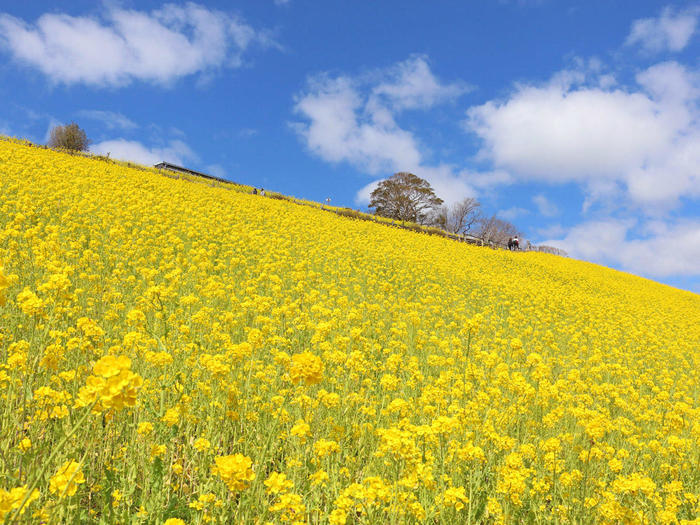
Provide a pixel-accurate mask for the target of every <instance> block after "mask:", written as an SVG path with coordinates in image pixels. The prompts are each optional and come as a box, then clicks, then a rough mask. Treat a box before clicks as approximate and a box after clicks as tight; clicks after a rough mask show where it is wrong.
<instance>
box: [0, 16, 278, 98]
mask: <svg viewBox="0 0 700 525" xmlns="http://www.w3.org/2000/svg"><path fill="white" fill-rule="evenodd" d="M117 5H118V4H115V3H109V4H107V7H106V9H105V11H104V15H103V17H102V18H96V17H89V16H79V17H74V16H69V15H65V14H54V13H48V14H44V15H42V16H41V17H39V19H38V20H37V21H36V23H35V24H29V23H26V22H24V21H23V20H20V19H18V18H15V17H13V16H10V15H7V14H0V47H1V48H4V49H5V50H6V51H7V52H8V53H10V54H11V55H12V56H13V57H14V58H15V59H16V60H17V61H19V62H21V63H24V64H27V65H29V66H31V67H34V68H37V69H38V70H39V71H41V72H42V73H44V74H45V75H47V76H48V77H49V78H50V79H51V80H52V81H53V82H56V83H64V84H75V83H84V84H90V85H97V86H115V85H124V84H128V83H130V82H131V81H133V80H141V81H146V82H152V83H156V84H168V83H170V82H172V81H174V80H176V79H178V78H180V77H183V76H187V75H191V74H195V73H202V72H209V71H211V70H215V69H217V68H221V67H238V66H240V65H241V61H242V54H243V52H244V51H245V50H246V49H247V48H248V47H249V46H250V45H251V43H252V42H254V41H256V40H257V41H261V42H266V41H267V40H266V38H265V37H264V35H262V34H261V33H259V32H256V31H255V30H254V29H253V28H252V27H251V26H249V25H248V24H246V23H245V22H244V21H242V20H241V19H240V18H238V17H236V16H234V15H230V14H227V13H223V12H221V11H216V10H210V9H207V8H205V7H202V6H199V5H197V4H193V3H188V4H185V5H184V6H176V5H174V4H166V5H165V6H163V7H162V8H161V9H158V10H154V11H151V12H150V13H148V12H144V11H136V10H128V9H122V8H120V7H117Z"/></svg>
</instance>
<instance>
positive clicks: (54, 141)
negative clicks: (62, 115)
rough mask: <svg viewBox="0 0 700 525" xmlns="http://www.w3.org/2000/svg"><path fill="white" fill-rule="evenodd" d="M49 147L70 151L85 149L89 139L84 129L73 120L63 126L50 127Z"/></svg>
mask: <svg viewBox="0 0 700 525" xmlns="http://www.w3.org/2000/svg"><path fill="white" fill-rule="evenodd" d="M48 145H49V147H50V148H56V149H68V150H72V151H87V149H88V146H89V145H90V141H89V140H88V138H87V135H86V134H85V131H84V130H83V129H82V128H81V127H80V126H78V125H77V124H76V123H75V122H71V123H70V124H67V125H65V126H55V127H54V128H52V129H51V135H50V137H49V144H48Z"/></svg>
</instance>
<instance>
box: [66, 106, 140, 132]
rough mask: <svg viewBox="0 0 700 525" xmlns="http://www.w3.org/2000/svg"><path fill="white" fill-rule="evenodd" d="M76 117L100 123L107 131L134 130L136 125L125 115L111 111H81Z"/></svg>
mask: <svg viewBox="0 0 700 525" xmlns="http://www.w3.org/2000/svg"><path fill="white" fill-rule="evenodd" d="M78 116H80V117H84V118H87V119H92V120H97V121H99V122H102V123H103V124H104V125H105V127H107V129H110V130H112V129H136V128H137V127H138V125H137V124H136V123H135V122H134V121H133V120H131V119H129V118H128V117H126V116H125V115H122V114H121V113H115V112H113V111H101V110H98V109H90V110H87V109H85V110H82V111H79V112H78Z"/></svg>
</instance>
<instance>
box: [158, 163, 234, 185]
mask: <svg viewBox="0 0 700 525" xmlns="http://www.w3.org/2000/svg"><path fill="white" fill-rule="evenodd" d="M153 167H154V168H158V169H160V170H168V171H174V172H177V173H187V174H188V175H194V176H195V177H204V178H205V179H211V180H218V181H220V182H231V181H229V180H226V179H222V178H220V177H214V176H213V175H207V174H206V173H202V172H200V171H195V170H191V169H189V168H183V167H182V166H178V165H177V164H171V163H170V162H161V163H159V164H156V165H154V166H153Z"/></svg>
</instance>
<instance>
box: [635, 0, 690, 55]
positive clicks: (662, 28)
mask: <svg viewBox="0 0 700 525" xmlns="http://www.w3.org/2000/svg"><path fill="white" fill-rule="evenodd" d="M698 14H700V8H698V7H693V8H690V9H686V10H683V11H676V10H674V9H672V8H671V7H666V8H664V9H663V10H662V11H661V14H660V15H659V16H658V17H655V18H642V19H639V20H635V21H634V22H633V23H632V29H631V30H630V34H629V35H628V36H627V40H626V41H625V44H626V45H628V46H631V45H639V46H641V48H642V49H643V50H644V51H646V52H648V53H659V52H662V51H681V50H682V49H683V48H685V46H687V45H688V42H690V39H691V37H692V36H693V34H694V33H695V29H696V27H697V25H698Z"/></svg>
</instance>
